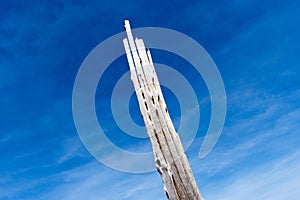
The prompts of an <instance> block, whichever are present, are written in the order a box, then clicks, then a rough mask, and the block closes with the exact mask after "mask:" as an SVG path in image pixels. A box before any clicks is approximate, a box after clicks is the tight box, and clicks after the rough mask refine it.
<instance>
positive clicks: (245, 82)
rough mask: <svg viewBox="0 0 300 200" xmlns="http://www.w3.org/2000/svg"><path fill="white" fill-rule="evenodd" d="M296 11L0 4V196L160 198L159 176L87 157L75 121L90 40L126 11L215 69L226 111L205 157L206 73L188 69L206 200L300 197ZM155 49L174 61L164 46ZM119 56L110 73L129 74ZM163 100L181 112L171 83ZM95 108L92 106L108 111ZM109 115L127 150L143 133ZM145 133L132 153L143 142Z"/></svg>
mask: <svg viewBox="0 0 300 200" xmlns="http://www.w3.org/2000/svg"><path fill="white" fill-rule="evenodd" d="M299 9H300V3H299V2H297V1H289V0H285V1H247V0H240V1H237V0H236V1H189V2H188V3H184V2H183V1H175V0H174V1H165V2H161V1H146V2H140V1H130V2H126V3H125V2H121V1H106V2H104V1H89V2H87V1H78V0H74V1H59V0H54V1H48V2H46V1H36V2H34V1H32V2H29V1H27V2H26V3H25V2H23V1H7V2H4V1H1V3H0V91H1V94H2V95H1V98H0V105H1V126H0V158H1V162H0V199H45V200H47V199H49V200H50V199H146V200H147V199H164V198H165V195H164V192H163V185H162V182H161V179H160V176H159V174H158V173H156V172H153V173H146V174H130V173H123V172H119V171H116V170H113V169H110V168H108V167H106V166H104V165H103V164H101V163H100V162H98V161H97V160H96V159H95V158H93V157H92V156H91V155H90V154H89V152H88V151H87V150H86V149H85V147H84V146H83V144H82V143H81V141H80V139H79V137H78V134H77V131H76V128H75V125H74V122H73V117H72V89H73V84H74V80H75V77H76V73H77V71H78V69H79V67H80V65H81V63H82V61H83V60H84V58H85V57H86V56H87V55H88V53H89V52H90V51H91V50H92V49H93V48H94V47H95V46H97V45H98V44H99V43H100V42H102V41H104V40H105V39H107V38H108V37H110V36H112V35H114V34H116V33H119V32H121V31H123V20H124V19H130V20H131V23H132V26H133V27H136V28H137V27H148V26H154V27H165V28H170V29H174V30H177V31H180V32H182V33H184V34H186V35H188V36H190V37H192V38H193V39H195V40H196V41H197V42H199V43H200V44H201V45H202V46H203V47H204V48H205V49H206V50H207V52H208V53H209V54H210V56H211V57H212V58H213V59H214V61H215V63H216V65H217V66H218V69H219V71H220V73H221V75H222V78H223V81H224V84H225V88H226V94H227V117H226V122H225V126H224V129H223V132H222V135H221V137H220V139H219V141H218V143H217V145H216V146H215V148H214V149H213V151H212V152H211V153H210V154H209V155H208V156H207V157H205V158H204V159H201V160H200V159H199V158H198V152H199V148H200V146H201V143H202V141H203V136H204V134H205V131H206V130H207V128H208V119H209V117H210V101H209V96H208V92H207V90H206V89H205V84H204V83H203V81H202V80H201V77H200V76H199V77H196V76H193V73H192V71H189V70H188V68H187V70H186V72H185V75H187V76H188V77H189V78H190V79H191V80H193V81H195V82H197V84H199V85H200V86H199V88H196V89H195V90H196V91H197V97H198V99H199V105H200V109H201V121H200V128H199V131H198V133H197V137H196V139H195V140H194V142H193V144H192V146H191V147H190V148H189V149H188V151H187V155H188V158H189V160H190V163H191V167H192V169H193V172H194V175H195V178H196V181H197V183H198V186H199V188H200V190H201V192H202V194H203V196H204V197H205V199H222V200H227V199H228V200H240V199H256V200H263V199H264V200H265V199H289V200H296V199H298V198H299V196H300V191H299V189H298V188H299V183H300V149H299V143H300V135H299V134H300V131H299V128H300V125H299V124H300V123H299V122H300V101H299V98H300V88H299V85H300V79H299V75H300V74H299V72H300V60H299V52H300V44H299V42H300V38H299V37H300V27H299V22H300V14H299V12H298V11H299ZM152 56H153V59H154V60H155V61H157V62H160V63H163V64H167V65H170V66H173V65H174V66H175V67H176V62H175V61H174V60H173V59H172V56H170V55H168V54H167V53H166V54H163V52H156V51H154V52H153V55H152ZM116 64H119V65H120V71H117V70H115V71H113V70H111V71H110V72H109V71H108V72H107V73H111V75H114V76H115V77H118V76H121V75H122V73H125V72H126V70H128V68H127V67H128V66H127V61H126V58H125V56H124V57H120V58H119V60H118V61H117V62H116ZM113 66H114V65H113ZM113 66H112V69H117V68H114V67H113ZM106 81H107V83H109V79H107V80H106ZM113 81H114V79H112V82H113ZM110 90H111V87H107V88H101V89H99V91H97V95H96V100H97V101H98V102H100V101H104V102H105V101H106V100H105V99H106V98H109V96H107V95H109V94H110ZM166 100H167V103H168V105H169V107H170V108H169V110H170V113H171V116H172V118H173V120H174V121H176V120H178V119H177V118H178V116H180V113H179V111H178V109H177V108H176V105H177V103H176V100H175V98H174V95H173V94H172V93H170V92H168V91H167V90H166ZM131 106H132V107H133V108H134V106H136V101H134V99H133V100H132V103H131ZM96 107H97V114H99V113H101V112H103V109H104V108H106V107H103V108H101V106H99V105H98V104H97V105H96ZM132 110H134V109H132ZM131 112H133V111H131ZM110 115H111V113H110V112H109V110H105V116H108V118H105V119H103V120H104V122H105V125H106V126H107V127H108V129H110V130H112V131H113V135H112V136H111V139H112V140H113V141H114V142H115V143H116V144H119V145H120V146H122V147H124V148H128V149H131V150H132V146H135V145H133V144H136V143H138V142H139V140H138V139H136V138H130V137H128V136H126V135H124V134H122V132H121V131H118V129H117V128H116V126H115V124H114V122H113V121H109V119H110V118H109V116H110ZM132 115H133V118H135V120H136V121H137V122H138V123H139V122H140V121H139V120H140V119H139V118H138V117H136V116H135V115H136V114H135V113H132ZM182 117H184V115H183V116H182ZM99 118H100V117H99ZM181 120H184V119H181ZM104 122H102V123H104ZM175 126H176V123H175ZM111 134H112V133H111ZM141 141H142V142H140V143H139V144H140V145H139V146H138V147H139V150H141V149H142V150H141V151H143V150H145V149H149V148H150V146H149V143H148V142H147V140H146V139H143V140H142V139H141ZM141 145H142V146H141Z"/></svg>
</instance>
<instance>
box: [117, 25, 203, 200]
mask: <svg viewBox="0 0 300 200" xmlns="http://www.w3.org/2000/svg"><path fill="white" fill-rule="evenodd" d="M125 29H126V33H127V38H124V39H123V44H124V47H125V51H126V55H127V60H128V63H129V67H130V72H131V80H132V82H133V85H134V88H135V92H136V95H137V99H138V102H139V106H140V110H141V113H142V116H143V119H144V123H145V126H146V129H147V133H148V136H149V138H150V141H151V144H152V149H153V153H154V158H155V163H156V168H157V170H158V172H159V173H160V175H161V177H162V180H163V183H164V190H165V192H166V195H167V197H168V199H171V200H179V199H188V200H194V199H195V200H202V199H203V198H202V196H201V194H200V192H199V189H198V187H197V184H196V181H195V179H194V176H193V174H192V171H191V168H190V165H189V163H188V160H187V157H186V155H185V152H184V149H183V147H182V144H181V142H180V139H179V136H178V134H177V133H176V131H175V129H174V126H173V123H172V121H171V118H170V115H169V113H168V110H167V106H166V103H165V100H164V97H163V95H162V91H161V88H160V84H159V82H158V78H157V75H156V72H155V69H154V65H153V62H152V57H151V54H150V51H149V49H148V50H146V49H145V45H144V42H143V40H142V39H138V38H135V39H134V38H133V36H132V32H131V28H130V24H129V21H128V20H125Z"/></svg>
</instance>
